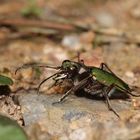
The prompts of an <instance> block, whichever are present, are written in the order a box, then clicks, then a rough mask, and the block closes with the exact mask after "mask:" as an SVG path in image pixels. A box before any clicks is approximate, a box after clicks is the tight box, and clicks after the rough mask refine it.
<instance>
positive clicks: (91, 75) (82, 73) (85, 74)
mask: <svg viewBox="0 0 140 140" xmlns="http://www.w3.org/2000/svg"><path fill="white" fill-rule="evenodd" d="M28 67H32V68H36V67H45V68H51V69H56V70H58V72H56V73H54V74H53V75H51V76H49V77H47V78H46V79H44V80H43V81H42V82H41V83H40V84H39V86H38V88H37V93H39V89H40V87H41V85H42V84H43V83H44V82H46V81H47V80H49V79H50V78H53V80H54V81H55V83H54V85H55V84H56V83H57V82H58V81H60V80H65V79H70V80H71V81H72V83H73V86H72V87H71V88H70V89H69V90H68V91H67V92H66V93H65V94H64V95H63V96H62V97H61V98H60V99H59V100H58V101H57V102H54V103H53V104H56V103H61V102H62V101H63V100H64V99H65V98H66V97H67V96H68V95H69V94H71V93H75V92H76V91H77V90H79V89H85V91H86V90H87V91H88V88H87V87H88V86H89V85H91V86H92V89H93V90H95V94H102V95H103V97H104V98H105V100H106V103H107V105H108V108H109V110H110V111H112V112H114V113H115V114H116V115H117V116H118V117H119V118H120V116H119V115H118V113H117V112H116V111H115V110H114V109H113V108H112V107H111V104H110V101H109V93H110V92H111V91H112V90H113V89H114V88H115V89H117V90H119V91H121V92H123V93H126V94H128V95H131V96H135V97H139V96H140V95H136V94H133V93H132V90H131V89H130V87H129V86H128V84H127V83H125V82H124V81H123V80H122V79H120V78H119V77H118V76H117V75H116V74H114V73H113V72H112V71H111V69H110V68H109V67H108V66H107V65H106V64H105V63H101V65H100V67H99V68H98V67H94V66H86V65H85V64H84V61H83V60H80V59H79V58H78V62H75V61H71V60H64V61H63V62H62V65H61V66H57V67H55V66H48V65H41V64H38V65H37V64H24V65H23V66H21V67H19V68H18V69H17V70H16V71H15V73H17V71H18V70H20V69H22V68H28ZM89 93H91V91H90V92H89ZM91 94H94V93H93V92H92V93H91Z"/></svg>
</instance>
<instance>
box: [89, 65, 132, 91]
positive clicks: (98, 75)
mask: <svg viewBox="0 0 140 140" xmlns="http://www.w3.org/2000/svg"><path fill="white" fill-rule="evenodd" d="M90 69H91V70H90V71H91V74H92V75H93V76H94V77H95V79H96V80H97V81H98V82H100V83H102V84H103V85H106V86H110V85H116V88H118V89H119V90H122V89H123V90H128V91H130V90H131V89H130V88H129V86H128V84H126V83H125V82H124V81H123V80H121V79H120V78H119V77H117V76H116V75H114V74H113V73H109V72H108V71H105V70H102V69H100V68H97V67H92V68H90Z"/></svg>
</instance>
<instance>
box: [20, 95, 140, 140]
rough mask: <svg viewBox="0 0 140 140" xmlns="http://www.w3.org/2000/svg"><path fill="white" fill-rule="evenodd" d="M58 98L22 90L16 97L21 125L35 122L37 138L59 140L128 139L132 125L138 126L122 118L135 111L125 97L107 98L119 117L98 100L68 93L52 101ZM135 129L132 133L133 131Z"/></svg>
mask: <svg viewBox="0 0 140 140" xmlns="http://www.w3.org/2000/svg"><path fill="white" fill-rule="evenodd" d="M59 98H60V95H41V94H40V95H36V94H23V95H22V96H20V97H19V102H20V105H21V108H22V112H23V119H24V122H25V126H26V127H27V126H29V127H30V129H35V128H36V127H35V128H34V127H31V126H34V125H35V124H37V126H38V127H37V130H36V131H37V132H36V133H37V134H36V135H40V136H38V138H39V140H45V138H46V139H48V136H49V138H50V139H53V138H54V139H55V138H56V139H59V140H87V139H88V140H93V139H98V140H104V139H106V140H118V139H119V140H124V139H128V136H130V133H131V132H133V131H134V130H133V129H134V128H135V129H136V128H138V130H139V129H140V128H139V127H140V126H139V124H137V125H136V126H137V127H136V126H135V125H134V126H135V127H134V128H133V127H130V126H131V125H130V124H131V123H130V122H129V123H126V122H125V121H124V120H126V118H127V119H128V118H129V116H131V115H132V114H134V113H136V112H135V111H134V110H132V111H131V110H130V107H131V102H129V101H124V100H121V102H120V100H111V104H112V107H113V108H114V109H115V110H116V111H117V112H118V113H119V114H120V117H121V119H122V120H120V119H118V118H117V116H116V115H115V114H114V113H113V112H111V111H109V110H108V108H107V106H106V104H105V103H104V101H102V100H93V99H87V98H83V97H77V96H75V95H70V96H69V97H68V98H67V99H66V100H65V101H64V102H63V103H61V104H55V105H52V103H53V102H55V101H58V99H59ZM128 124H129V125H128ZM128 126H129V127H128ZM27 130H28V129H27ZM138 130H135V131H136V132H135V131H134V132H133V133H136V134H137V131H138ZM30 131H33V130H30ZM34 131H35V130H34ZM42 133H43V134H42ZM46 134H47V135H46ZM29 135H31V134H29ZM43 135H44V137H43ZM134 136H135V137H138V136H140V135H138V134H137V135H134ZM131 137H132V136H131ZM34 139H35V138H34Z"/></svg>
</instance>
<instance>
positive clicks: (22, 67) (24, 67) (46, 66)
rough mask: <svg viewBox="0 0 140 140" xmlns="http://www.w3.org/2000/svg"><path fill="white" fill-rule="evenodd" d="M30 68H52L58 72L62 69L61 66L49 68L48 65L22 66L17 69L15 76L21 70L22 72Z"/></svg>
mask: <svg viewBox="0 0 140 140" xmlns="http://www.w3.org/2000/svg"><path fill="white" fill-rule="evenodd" d="M29 67H31V68H37V67H45V68H51V69H56V70H58V69H60V68H61V67H60V66H58V67H55V66H48V65H35V64H24V65H23V66H21V67H19V68H17V69H16V71H15V74H16V73H17V72H18V71H19V70H21V69H26V68H29Z"/></svg>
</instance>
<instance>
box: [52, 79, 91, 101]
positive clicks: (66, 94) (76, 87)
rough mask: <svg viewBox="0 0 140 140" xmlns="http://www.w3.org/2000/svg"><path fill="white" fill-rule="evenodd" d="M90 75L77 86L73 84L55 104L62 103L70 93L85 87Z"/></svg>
mask: <svg viewBox="0 0 140 140" xmlns="http://www.w3.org/2000/svg"><path fill="white" fill-rule="evenodd" d="M88 79H89V76H88V77H86V78H85V79H83V80H82V81H81V82H79V84H77V85H76V86H73V87H72V88H71V89H70V90H69V91H67V92H66V93H65V94H64V95H63V96H62V97H61V98H60V99H59V100H58V101H57V102H54V103H53V104H56V103H61V102H62V101H63V100H64V99H65V98H66V97H67V96H68V95H70V94H71V93H72V92H75V91H76V90H78V89H80V88H81V87H83V86H84V85H85V84H86V83H87V82H88Z"/></svg>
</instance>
